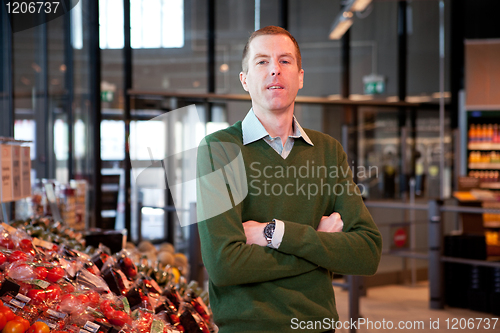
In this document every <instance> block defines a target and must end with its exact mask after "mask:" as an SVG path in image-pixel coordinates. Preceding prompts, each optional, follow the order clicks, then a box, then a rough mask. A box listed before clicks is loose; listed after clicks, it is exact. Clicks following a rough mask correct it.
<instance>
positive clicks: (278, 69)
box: [271, 62, 281, 76]
mask: <svg viewBox="0 0 500 333" xmlns="http://www.w3.org/2000/svg"><path fill="white" fill-rule="evenodd" d="M280 74H281V67H280V64H279V62H274V63H273V65H272V67H271V76H276V75H280Z"/></svg>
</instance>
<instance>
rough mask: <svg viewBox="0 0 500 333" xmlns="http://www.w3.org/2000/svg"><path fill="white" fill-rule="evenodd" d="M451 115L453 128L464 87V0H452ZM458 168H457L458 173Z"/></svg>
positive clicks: (456, 124)
mask: <svg viewBox="0 0 500 333" xmlns="http://www.w3.org/2000/svg"><path fill="white" fill-rule="evenodd" d="M449 6H450V11H451V18H450V21H451V23H450V25H451V28H450V41H451V51H450V88H451V101H450V110H451V112H450V116H451V128H457V127H458V114H459V95H458V94H459V92H460V90H462V89H463V88H464V61H465V60H464V39H465V24H464V22H465V10H464V7H465V5H464V0H455V1H450V5H449ZM457 171H458V170H455V172H456V173H457Z"/></svg>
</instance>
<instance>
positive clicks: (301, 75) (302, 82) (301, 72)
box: [299, 69, 304, 89]
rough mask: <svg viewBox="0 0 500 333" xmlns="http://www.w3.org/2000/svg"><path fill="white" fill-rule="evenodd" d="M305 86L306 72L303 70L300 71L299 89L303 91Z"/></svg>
mask: <svg viewBox="0 0 500 333" xmlns="http://www.w3.org/2000/svg"><path fill="white" fill-rule="evenodd" d="M303 86H304V70H303V69H301V70H300V71H299V89H302V87H303Z"/></svg>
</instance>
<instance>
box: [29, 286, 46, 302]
mask: <svg viewBox="0 0 500 333" xmlns="http://www.w3.org/2000/svg"><path fill="white" fill-rule="evenodd" d="M26 296H28V297H29V298H31V301H32V302H33V304H35V305H38V304H41V303H43V301H45V298H46V295H45V290H43V289H36V288H33V289H30V290H28V294H27V295H26Z"/></svg>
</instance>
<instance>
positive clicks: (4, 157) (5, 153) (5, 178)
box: [0, 145, 14, 202]
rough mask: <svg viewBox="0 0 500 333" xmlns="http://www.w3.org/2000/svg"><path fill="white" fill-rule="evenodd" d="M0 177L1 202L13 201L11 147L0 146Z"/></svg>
mask: <svg viewBox="0 0 500 333" xmlns="http://www.w3.org/2000/svg"><path fill="white" fill-rule="evenodd" d="M0 166H1V169H0V176H1V180H2V191H1V193H0V201H1V202H9V201H13V199H14V196H13V183H12V146H10V145H0Z"/></svg>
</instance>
